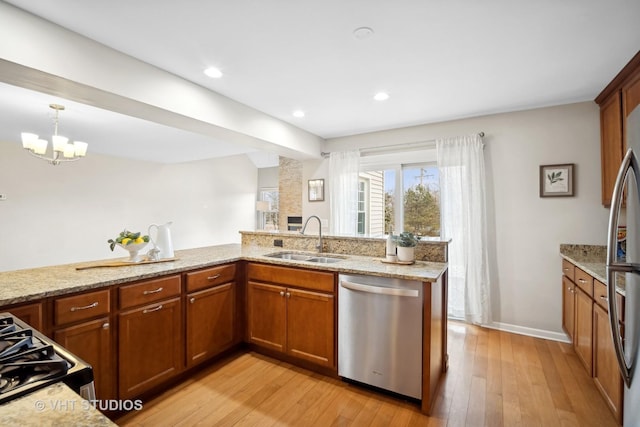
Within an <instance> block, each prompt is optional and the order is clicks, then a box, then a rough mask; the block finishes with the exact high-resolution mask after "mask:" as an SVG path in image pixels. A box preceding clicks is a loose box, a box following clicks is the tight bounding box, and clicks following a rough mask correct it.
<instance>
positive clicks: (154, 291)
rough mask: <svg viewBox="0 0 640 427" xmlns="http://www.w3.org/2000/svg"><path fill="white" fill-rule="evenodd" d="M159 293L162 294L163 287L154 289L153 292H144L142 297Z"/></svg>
mask: <svg viewBox="0 0 640 427" xmlns="http://www.w3.org/2000/svg"><path fill="white" fill-rule="evenodd" d="M158 292H162V286H160V287H159V288H158V289H154V290H152V291H144V292H143V293H142V295H150V294H157V293H158Z"/></svg>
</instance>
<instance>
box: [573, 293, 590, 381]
mask: <svg viewBox="0 0 640 427" xmlns="http://www.w3.org/2000/svg"><path fill="white" fill-rule="evenodd" d="M573 348H574V349H575V351H576V354H577V355H578V358H579V359H580V361H581V362H582V364H583V365H584V366H585V368H586V369H587V372H588V373H589V375H591V374H592V372H593V371H592V369H593V359H592V357H593V300H592V299H591V297H590V296H589V295H587V294H586V293H585V292H584V291H583V290H582V289H581V288H580V287H576V306H575V335H574V340H573Z"/></svg>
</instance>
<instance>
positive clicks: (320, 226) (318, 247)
mask: <svg viewBox="0 0 640 427" xmlns="http://www.w3.org/2000/svg"><path fill="white" fill-rule="evenodd" d="M311 218H315V219H317V220H318V232H319V233H320V235H319V237H318V244H317V245H316V249H317V250H318V252H319V253H322V221H320V218H319V217H318V216H316V215H311V216H310V217H309V218H307V220H306V221H305V222H304V225H303V226H302V231H300V234H304V230H306V229H307V224H309V220H310V219H311Z"/></svg>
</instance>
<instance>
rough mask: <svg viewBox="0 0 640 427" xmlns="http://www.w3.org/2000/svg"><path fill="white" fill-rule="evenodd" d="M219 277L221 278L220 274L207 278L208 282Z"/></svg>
mask: <svg viewBox="0 0 640 427" xmlns="http://www.w3.org/2000/svg"><path fill="white" fill-rule="evenodd" d="M218 277H220V275H219V274H216V275H214V276H209V277H207V280H216V279H217V278H218Z"/></svg>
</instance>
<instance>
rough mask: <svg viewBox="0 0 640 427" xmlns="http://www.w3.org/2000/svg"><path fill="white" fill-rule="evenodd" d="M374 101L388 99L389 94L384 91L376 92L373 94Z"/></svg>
mask: <svg viewBox="0 0 640 427" xmlns="http://www.w3.org/2000/svg"><path fill="white" fill-rule="evenodd" d="M373 99H375V100H376V101H385V100H387V99H389V94H388V93H386V92H378V93H376V94H375V95H374V96H373Z"/></svg>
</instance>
